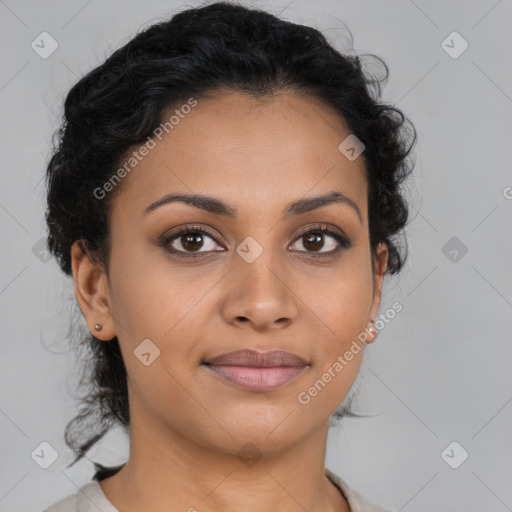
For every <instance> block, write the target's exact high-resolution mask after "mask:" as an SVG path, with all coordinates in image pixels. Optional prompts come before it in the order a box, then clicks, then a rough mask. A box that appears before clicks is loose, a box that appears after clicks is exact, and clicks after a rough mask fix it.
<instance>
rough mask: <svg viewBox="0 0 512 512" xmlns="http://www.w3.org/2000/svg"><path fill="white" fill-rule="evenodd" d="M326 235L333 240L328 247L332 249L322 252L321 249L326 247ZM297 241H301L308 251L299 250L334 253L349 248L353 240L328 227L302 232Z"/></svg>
mask: <svg viewBox="0 0 512 512" xmlns="http://www.w3.org/2000/svg"><path fill="white" fill-rule="evenodd" d="M325 236H327V237H328V238H330V239H331V242H330V243H328V244H327V249H331V250H326V251H322V252H320V251H319V249H324V248H325ZM297 241H301V243H302V246H303V247H306V251H299V252H312V253H313V254H314V253H320V254H334V253H336V252H338V251H340V250H341V249H348V248H349V247H350V246H351V242H350V240H349V239H348V238H347V237H345V236H343V235H341V234H339V233H337V232H335V231H332V230H330V229H326V228H324V229H310V230H309V231H306V232H305V233H302V234H301V235H300V236H299V238H298V239H297ZM290 247H293V246H290Z"/></svg>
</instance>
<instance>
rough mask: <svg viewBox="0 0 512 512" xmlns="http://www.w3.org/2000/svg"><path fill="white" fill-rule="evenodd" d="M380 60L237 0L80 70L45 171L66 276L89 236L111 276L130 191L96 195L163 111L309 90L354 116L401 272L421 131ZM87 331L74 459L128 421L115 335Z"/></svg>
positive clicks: (371, 203)
mask: <svg viewBox="0 0 512 512" xmlns="http://www.w3.org/2000/svg"><path fill="white" fill-rule="evenodd" d="M371 57H375V58H377V59H378V61H379V63H380V64H382V66H383V68H384V70H385V73H384V75H383V76H382V78H380V79H378V78H375V77H374V76H372V75H370V74H369V73H367V72H365V71H364V69H363V61H362V60H361V58H360V57H358V56H356V55H355V54H351V52H349V51H347V52H344V54H342V53H340V52H339V51H337V50H336V49H335V48H333V46H332V45H331V44H329V42H328V41H327V40H326V38H325V37H324V35H322V33H321V32H319V31H318V30H316V29H314V28H312V27H308V26H304V25H300V24H294V23H290V22H287V21H284V20H282V19H279V18H278V17H276V16H274V15H272V14H270V13H268V12H265V11H262V10H259V9H255V8H247V7H244V6H241V5H238V4H235V3H227V2H218V3H212V4H210V5H207V6H202V7H198V8H191V9H187V10H184V11H181V12H179V13H177V14H175V15H174V16H173V17H172V18H170V19H169V20H166V21H164V22H162V23H158V24H154V25H152V26H150V27H149V28H146V29H145V30H143V31H140V32H139V33H138V34H137V35H136V36H135V37H134V38H133V39H131V40H130V41H129V42H128V43H127V44H125V45H124V46H123V47H122V48H119V49H118V50H116V51H115V52H114V53H113V54H112V55H111V56H110V57H108V58H107V59H106V61H105V62H104V63H103V64H102V65H100V66H98V67H96V68H94V69H93V70H92V71H90V72H89V73H87V74H86V75H85V76H84V77H82V78H81V79H80V80H79V81H78V82H77V83H76V84H75V85H74V86H73V87H72V88H71V90H70V91H69V93H68V95H67V97H66V100H65V104H64V116H63V122H62V125H61V127H60V128H59V129H58V130H57V131H56V132H55V134H54V140H53V148H52V156H51V159H50V161H49V163H48V166H47V176H46V185H47V210H46V222H47V227H48V238H47V240H48V248H49V250H50V252H51V253H52V254H53V255H54V256H55V257H56V259H57V260H58V263H59V265H60V267H61V269H62V271H63V272H64V273H65V274H66V275H68V276H71V275H72V270H71V253H70V249H71V246H72V244H73V242H75V241H76V240H80V243H81V247H82V249H83V250H84V252H87V253H88V255H89V256H90V257H91V258H94V259H95V260H96V261H98V262H100V263H102V264H103V265H104V268H105V269H106V272H107V273H108V268H109V267H108V263H109V251H110V246H109V243H110V239H109V235H110V231H109V222H108V221H109V207H110V204H111V199H112V198H113V197H114V195H115V194H118V193H119V191H120V190H121V189H122V187H121V186H119V185H118V186H117V187H115V188H114V190H113V191H112V192H111V193H109V194H108V195H107V197H106V198H105V199H103V200H101V201H100V200H98V199H97V197H96V196H95V194H94V190H95V189H97V188H98V187H101V186H102V185H103V184H105V182H106V181H107V180H109V179H110V178H111V177H112V176H113V174H114V171H115V170H116V169H118V168H119V166H120V165H121V163H122V162H123V161H124V159H125V158H126V156H127V155H129V153H130V151H132V150H133V148H135V147H137V146H138V145H140V144H142V143H143V142H145V141H146V140H149V139H148V138H149V137H150V136H151V134H152V133H153V131H154V130H155V129H156V128H157V127H158V126H159V125H160V124H161V123H162V121H163V119H162V117H163V112H164V110H166V109H167V108H169V107H172V106H173V105H177V104H179V103H180V102H183V101H186V100H187V99H188V98H190V97H194V98H196V99H197V98H201V97H203V98H205V97H208V95H209V94H211V93H214V92H216V91H220V90H224V91H242V92H246V93H249V94H252V95H253V96H255V97H264V96H266V95H272V94H273V93H276V92H278V91H288V92H291V93H294V92H303V93H305V94H308V95H310V97H313V98H316V99H319V100H320V101H321V102H323V104H324V105H325V106H327V107H328V108H330V109H333V110H334V111H335V112H336V113H338V114H339V115H340V116H341V117H342V118H343V119H344V120H345V121H346V123H347V125H348V127H349V129H350V131H351V132H352V133H353V134H355V135H356V136H357V138H358V139H359V140H360V141H362V142H363V144H364V145H365V150H364V153H363V154H362V156H363V158H364V162H365V168H366V178H367V182H368V220H369V235H370V247H371V251H372V255H374V256H375V255H376V248H377V245H378V244H379V243H381V242H384V243H385V244H387V247H388V269H387V272H388V273H390V274H397V273H398V272H399V271H400V269H401V268H402V266H403V264H404V263H405V259H406V256H407V244H406V243H405V244H400V243H399V242H400V239H399V238H398V236H399V235H404V233H403V228H404V227H405V225H406V222H407V220H408V206H407V203H406V201H405V199H404V197H403V195H402V192H401V188H402V182H403V181H404V180H405V178H406V177H407V176H408V175H409V174H410V173H411V172H412V169H413V167H414V161H413V160H412V159H411V157H410V151H411V149H412V147H413V145H414V143H415V141H416V130H415V128H414V126H413V125H412V123H411V122H410V121H409V120H408V119H406V118H405V116H404V115H403V113H402V112H401V111H400V110H398V109H397V108H395V107H393V106H390V105H386V104H383V103H381V102H380V101H379V98H380V95H381V84H383V83H384V82H385V81H386V80H387V78H388V74H389V70H388V67H387V66H386V64H385V63H384V62H383V61H382V59H380V58H379V57H376V56H375V55H371ZM407 127H408V128H407ZM55 138H57V141H55ZM404 241H405V237H404ZM372 265H373V258H372ZM84 338H85V339H84ZM84 338H82V339H81V344H80V347H81V348H83V349H86V350H87V351H88V353H90V354H91V355H92V357H91V358H90V360H89V363H90V365H89V366H90V367H87V365H86V366H85V367H84V374H83V375H82V379H81V382H80V386H82V385H84V384H85V385H88V387H89V389H88V390H87V392H86V393H85V394H84V396H83V397H82V398H81V403H80V405H81V408H80V412H79V414H78V415H77V416H75V417H74V418H73V419H72V420H71V421H70V422H69V423H68V424H67V426H66V430H65V441H66V444H67V445H68V446H69V447H70V448H72V450H73V451H74V453H75V455H76V458H75V460H74V462H73V463H72V464H74V463H75V462H77V461H78V460H79V459H81V458H82V457H83V456H84V455H85V454H86V453H87V451H88V450H89V449H90V448H91V447H92V446H93V445H94V444H95V443H96V442H97V441H98V440H100V439H101V438H102V437H103V436H104V435H105V434H106V433H107V432H108V431H109V430H110V428H111V427H112V426H113V425H115V424H120V425H122V426H124V427H128V428H129V425H130V415H129V404H128V393H127V378H126V377H127V375H126V369H125V366H124V363H123V359H122V356H121V352H120V349H119V343H118V339H117V337H115V338H113V339H112V340H110V341H109V342H108V343H105V342H103V341H101V340H99V339H97V338H96V337H94V336H93V335H91V334H90V333H89V332H88V331H87V336H86V337H84ZM347 412H348V409H343V410H342V411H341V412H340V409H338V411H337V412H336V414H338V415H339V416H340V417H341V416H343V414H345V413H347ZM349 414H350V413H349ZM92 418H94V421H92ZM86 420H90V421H91V427H92V428H93V430H94V431H95V432H94V433H93V435H91V436H90V437H89V438H88V439H83V438H82V439H81V438H80V435H81V434H83V432H82V429H81V428H79V426H80V425H82V426H83V423H84V422H85V421H86ZM95 465H96V467H102V466H101V465H99V464H95Z"/></svg>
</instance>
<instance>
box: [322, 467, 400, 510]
mask: <svg viewBox="0 0 512 512" xmlns="http://www.w3.org/2000/svg"><path fill="white" fill-rule="evenodd" d="M325 475H326V476H327V478H329V480H331V482H332V483H333V484H334V485H336V486H337V487H338V488H339V489H340V490H341V492H342V493H343V495H344V496H345V498H346V500H347V501H348V504H349V505H350V510H351V512H390V511H389V510H387V509H385V508H382V507H379V506H378V505H375V504H373V503H370V502H369V501H367V500H365V499H364V498H363V497H362V496H361V495H360V494H359V493H358V492H356V491H354V489H351V488H350V487H349V486H348V484H347V483H346V482H345V481H344V480H343V479H342V478H341V477H339V476H338V475H336V474H335V473H333V472H332V471H330V470H329V469H327V468H325Z"/></svg>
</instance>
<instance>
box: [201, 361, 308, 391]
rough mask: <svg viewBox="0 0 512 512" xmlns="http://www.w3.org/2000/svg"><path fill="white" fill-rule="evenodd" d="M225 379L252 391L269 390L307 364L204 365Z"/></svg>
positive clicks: (289, 379)
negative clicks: (259, 366)
mask: <svg viewBox="0 0 512 512" xmlns="http://www.w3.org/2000/svg"><path fill="white" fill-rule="evenodd" d="M204 366H205V367H206V368H208V369H209V370H210V371H212V372H214V373H215V374H216V375H218V376H219V377H222V378H223V379H224V380H227V381H228V382H231V383H233V384H236V385H238V386H241V387H243V388H245V389H248V390H250V391H269V390H271V389H275V388H278V387H280V386H282V385H284V384H286V383H287V382H290V381H291V380H292V379H294V378H295V377H296V376H297V375H298V374H299V373H300V372H301V371H302V370H304V368H306V366H302V367H295V366H293V367H291V366H279V367H272V368H255V367H250V366H226V365H204Z"/></svg>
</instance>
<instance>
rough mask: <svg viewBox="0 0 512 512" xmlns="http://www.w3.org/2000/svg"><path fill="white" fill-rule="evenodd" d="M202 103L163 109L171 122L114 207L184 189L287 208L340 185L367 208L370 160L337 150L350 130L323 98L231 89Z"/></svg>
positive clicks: (139, 204) (127, 208) (136, 205)
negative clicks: (260, 94)
mask: <svg viewBox="0 0 512 512" xmlns="http://www.w3.org/2000/svg"><path fill="white" fill-rule="evenodd" d="M196 101H197V104H196V105H195V106H193V107H190V108H180V107H182V105H180V104H177V105H174V106H173V107H172V108H170V109H167V110H166V111H165V112H164V113H163V116H162V119H163V122H166V121H169V120H170V119H171V116H172V123H170V122H169V124H168V125H167V126H168V128H167V131H163V134H162V135H161V136H160V138H156V137H153V140H154V142H155V145H154V146H153V148H152V149H150V150H149V151H148V152H147V153H146V154H145V156H143V157H140V160H139V161H138V163H137V165H136V166H134V167H133V169H132V170H131V171H130V172H129V173H128V174H127V175H126V177H125V178H123V183H122V192H121V193H120V194H119V196H117V197H116V198H115V201H114V204H113V208H114V210H122V212H121V213H122V214H123V215H132V214H135V213H137V212H138V213H139V214H140V215H141V214H142V212H143V210H144V209H145V208H146V207H147V205H148V204H149V203H150V202H152V201H155V200H156V199H158V198H159V197H161V196H163V195H165V194H168V193H171V192H181V193H201V194H209V195H214V196H217V197H219V198H223V199H225V200H226V202H229V203H231V204H236V205H238V206H239V210H242V211H243V210H244V206H243V205H244V204H245V205H249V204H251V205H257V204H260V205H262V206H263V205H264V207H265V209H266V210H268V209H272V208H273V207H274V206H275V207H276V210H279V212H281V209H282V206H283V204H284V203H289V202H290V201H293V200H295V199H297V198H300V197H304V196H306V195H320V194H322V193H325V192H330V191H332V190H337V191H340V192H342V193H343V194H345V195H347V196H349V197H352V199H354V200H355V201H356V202H357V203H358V204H359V207H360V209H361V210H362V212H363V213H364V212H365V211H366V178H365V167H364V160H363V158H362V157H360V158H357V159H356V160H353V161H350V160H348V159H347V158H346V157H345V156H344V155H343V154H342V153H341V152H340V151H339V149H338V146H339V144H340V143H341V142H342V141H343V140H344V139H345V138H346V137H347V136H348V135H350V130H349V128H348V126H347V124H346V122H345V121H344V120H343V118H342V117H341V116H339V115H338V114H337V113H335V112H334V111H333V110H331V109H329V108H327V107H326V106H325V105H324V104H323V103H321V102H320V101H319V100H317V99H315V98H312V97H310V96H307V95H303V94H291V93H280V94H276V95H274V96H266V97H264V98H262V99H256V98H254V97H253V96H250V95H248V94H246V93H238V92H229V93H218V94H216V95H215V96H214V97H212V98H208V99H200V98H198V99H197V100H196ZM185 104H186V102H184V103H183V105H185Z"/></svg>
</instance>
